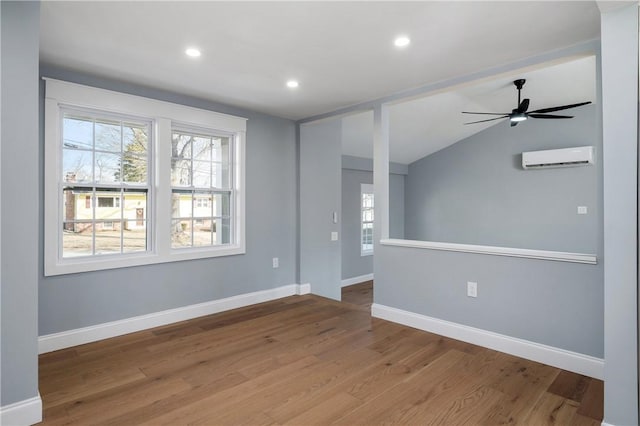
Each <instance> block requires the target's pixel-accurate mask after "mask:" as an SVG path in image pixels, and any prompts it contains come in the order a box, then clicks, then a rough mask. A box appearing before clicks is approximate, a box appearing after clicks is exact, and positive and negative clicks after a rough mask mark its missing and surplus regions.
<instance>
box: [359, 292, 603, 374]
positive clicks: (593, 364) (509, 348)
mask: <svg viewBox="0 0 640 426" xmlns="http://www.w3.org/2000/svg"><path fill="white" fill-rule="evenodd" d="M371 316H373V317H375V318H381V319H385V320H387V321H392V322H396V323H399V324H403V325H407V326H409V327H414V328H417V329H419V330H424V331H428V332H431V333H436V334H439V335H442V336H446V337H450V338H452V339H457V340H462V341H463V342H468V343H472V344H474V345H479V346H483V347H485V348H489V349H494V350H496V351H500V352H504V353H507V354H510V355H515V356H518V357H520V358H525V359H529V360H531V361H536V362H541V363H543V364H547V365H551V366H553V367H557V368H561V369H563V370H567V371H572V372H574V373H578V374H583V375H585V376H589V377H594V378H596V379H600V380H602V379H603V377H604V360H603V359H601V358H595V357H592V356H589V355H584V354H580V353H577V352H572V351H567V350H565V349H560V348H555V347H553V346H547V345H543V344H540V343H535V342H531V341H528V340H523V339H518V338H515V337H510V336H506V335H504V334H498V333H493V332H491V331H486V330H481V329H479V328H474V327H469V326H467V325H462V324H457V323H454V322H450V321H445V320H441V319H438V318H432V317H428V316H426V315H421V314H416V313H413V312H409V311H404V310H401V309H396V308H392V307H389V306H384V305H380V304H377V303H374V304H373V305H372V306H371Z"/></svg>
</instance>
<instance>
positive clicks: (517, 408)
mask: <svg viewBox="0 0 640 426" xmlns="http://www.w3.org/2000/svg"><path fill="white" fill-rule="evenodd" d="M354 287H355V286H354ZM365 287H366V286H361V287H360V288H357V287H356V288H353V289H349V288H346V289H345V291H346V292H347V293H349V292H351V293H353V294H355V295H357V296H358V297H360V299H358V297H356V299H355V300H360V302H358V303H338V302H333V301H330V300H327V299H323V298H320V297H317V296H312V295H306V296H292V297H288V298H285V299H281V300H277V301H273V302H268V303H263V304H259V305H255V306H251V307H247V308H242V309H237V310H234V311H229V312H225V313H221V314H217V315H211V316H207V317H202V318H198V319H194V320H191V321H186V322H182V323H178V324H173V325H169V326H165V327H160V328H156V329H152V330H146V331H142V332H138V333H133V334H129V335H126V336H121V337H117V338H113V339H108V340H103V341H100V342H96V343H91V344H87V345H83V346H77V347H74V348H69V349H65V350H61V351H57V352H52V353H48V354H44V355H41V356H40V392H41V396H42V400H43V404H44V424H47V425H62V424H78V425H85V424H111V425H138V424H147V425H158V424H167V425H180V424H205V425H245V424H246V425H278V424H292V425H313V424H319V425H324V424H341V425H352V424H367V425H376V424H388V423H397V424H412V425H427V424H451V425H459V424H482V425H497V424H523V425H543V424H558V425H569V424H580V425H582V424H584V425H599V424H600V421H601V419H602V398H603V388H602V382H601V381H599V380H594V379H590V378H588V377H583V376H579V375H577V374H573V373H569V372H566V371H562V370H559V369H556V368H553V367H549V366H546V365H542V364H538V363H535V362H531V361H527V360H524V359H520V358H517V357H514V356H510V355H506V354H503V353H499V352H496V351H492V350H489V349H484V348H481V347H477V346H473V345H469V344H466V343H462V342H459V341H455V340H451V339H448V338H444V337H441V336H437V335H434V334H430V333H425V332H422V331H418V330H415V329H412V328H408V327H404V326H401V325H398V324H393V323H390V322H387V321H383V320H378V319H372V318H371V316H370V314H369V312H368V309H366V307H365V306H364V305H366V303H363V300H364V298H363V297H361V296H363V293H361V291H363V289H364V288H365ZM347 298H348V297H347ZM368 303H369V304H370V303H371V302H370V299H369V302H368Z"/></svg>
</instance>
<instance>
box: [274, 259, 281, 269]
mask: <svg viewBox="0 0 640 426" xmlns="http://www.w3.org/2000/svg"><path fill="white" fill-rule="evenodd" d="M278 266H280V261H279V260H278V258H277V257H274V258H273V267H274V268H277V267H278Z"/></svg>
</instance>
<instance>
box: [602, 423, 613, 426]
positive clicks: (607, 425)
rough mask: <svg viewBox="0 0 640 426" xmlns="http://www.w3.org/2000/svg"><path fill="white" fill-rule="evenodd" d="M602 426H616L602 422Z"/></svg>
mask: <svg viewBox="0 0 640 426" xmlns="http://www.w3.org/2000/svg"><path fill="white" fill-rule="evenodd" d="M600 424H601V425H602V426H614V425H612V424H611V423H607V422H602V423H600Z"/></svg>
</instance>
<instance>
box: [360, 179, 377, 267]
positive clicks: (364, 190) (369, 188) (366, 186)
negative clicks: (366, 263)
mask: <svg viewBox="0 0 640 426" xmlns="http://www.w3.org/2000/svg"><path fill="white" fill-rule="evenodd" d="M364 194H371V195H373V185H372V184H370V183H361V184H360V256H372V255H373V238H372V239H371V242H372V245H371V249H370V250H365V249H364V247H363V244H362V239H363V237H364V232H363V231H364V225H365V223H371V226H375V225H374V222H375V217H374V221H373V222H365V221H364V218H363V213H364V210H365V208H364V206H363V205H362V196H363V195H364ZM373 202H374V205H375V199H374V201H373ZM372 210H373V208H372Z"/></svg>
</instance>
